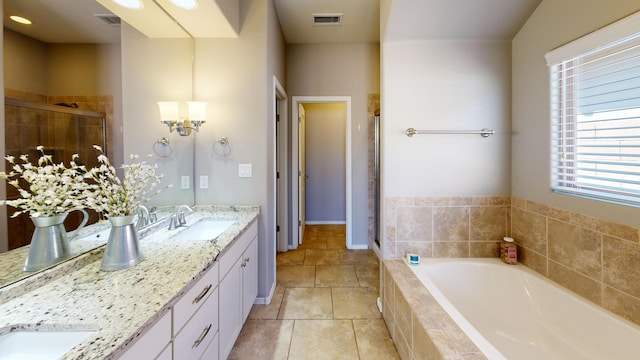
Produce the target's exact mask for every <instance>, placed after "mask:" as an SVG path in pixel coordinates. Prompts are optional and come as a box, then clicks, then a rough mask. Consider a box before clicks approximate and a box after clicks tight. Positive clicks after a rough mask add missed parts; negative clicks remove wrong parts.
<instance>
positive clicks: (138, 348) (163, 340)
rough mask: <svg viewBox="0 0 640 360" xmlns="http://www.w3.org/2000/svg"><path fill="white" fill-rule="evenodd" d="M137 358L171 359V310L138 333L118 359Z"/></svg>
mask: <svg viewBox="0 0 640 360" xmlns="http://www.w3.org/2000/svg"><path fill="white" fill-rule="evenodd" d="M167 355H168V356H169V357H168V358H167V357H166V356H167ZM139 359H171V311H168V312H167V313H166V314H164V315H163V316H162V317H161V318H160V320H158V321H157V322H156V323H155V324H154V325H153V326H152V327H151V328H149V329H148V330H147V331H146V332H145V333H144V334H142V335H140V338H139V339H138V340H137V341H136V342H135V343H134V344H133V345H132V346H131V347H130V348H129V349H128V350H127V351H126V352H125V353H124V354H122V356H120V360H139Z"/></svg>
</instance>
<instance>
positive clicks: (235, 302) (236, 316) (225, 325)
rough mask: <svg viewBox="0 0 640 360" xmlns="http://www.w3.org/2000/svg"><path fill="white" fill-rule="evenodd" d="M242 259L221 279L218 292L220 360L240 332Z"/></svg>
mask: <svg viewBox="0 0 640 360" xmlns="http://www.w3.org/2000/svg"><path fill="white" fill-rule="evenodd" d="M242 259H243V258H242V257H240V259H238V261H236V263H235V264H234V265H233V267H232V268H231V270H229V272H228V273H227V276H225V277H224V279H222V281H221V282H220V285H219V286H218V289H219V291H220V293H219V295H220V313H219V319H220V325H219V328H220V333H219V337H220V338H219V341H220V359H226V358H227V356H229V353H230V352H231V349H232V348H233V344H234V343H235V342H236V338H237V337H238V335H239V334H240V330H242V269H243V268H242V267H241V265H242Z"/></svg>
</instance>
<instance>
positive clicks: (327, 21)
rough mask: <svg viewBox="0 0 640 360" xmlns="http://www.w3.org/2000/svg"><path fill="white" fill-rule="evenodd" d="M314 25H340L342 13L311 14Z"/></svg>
mask: <svg viewBox="0 0 640 360" xmlns="http://www.w3.org/2000/svg"><path fill="white" fill-rule="evenodd" d="M313 24H314V25H342V14H313Z"/></svg>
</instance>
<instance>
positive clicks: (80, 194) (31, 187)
mask: <svg viewBox="0 0 640 360" xmlns="http://www.w3.org/2000/svg"><path fill="white" fill-rule="evenodd" d="M36 149H37V150H38V151H40V152H41V153H42V155H41V156H40V158H39V159H38V166H35V165H33V164H32V163H30V162H29V157H28V155H24V154H23V155H20V160H22V164H16V159H15V157H13V156H6V157H5V159H6V160H7V161H8V162H9V163H10V164H11V165H12V170H11V172H9V173H8V174H7V173H6V172H4V171H2V172H0V179H4V180H6V181H7V183H8V184H9V185H11V186H13V187H15V188H16V189H18V192H19V193H20V198H18V199H15V200H0V205H9V206H12V207H14V208H16V209H20V211H16V212H15V213H14V214H13V215H12V216H11V217H17V216H18V215H20V214H22V213H28V214H29V215H30V216H32V217H44V216H55V215H60V214H63V213H65V212H68V211H72V210H77V209H82V208H83V207H84V200H85V197H86V196H87V192H86V191H87V190H88V188H89V186H88V184H87V183H85V181H84V174H85V173H86V169H85V167H84V166H80V165H77V164H76V162H75V160H76V159H77V158H78V154H73V156H72V158H71V161H70V163H69V167H68V168H67V167H66V166H65V165H64V163H59V164H56V163H54V162H53V159H52V156H51V155H46V154H45V152H44V147H43V146H42V145H40V146H38V147H37V148H36ZM20 179H23V180H24V182H26V183H27V185H28V187H25V188H22V187H21V186H22V184H21V181H20Z"/></svg>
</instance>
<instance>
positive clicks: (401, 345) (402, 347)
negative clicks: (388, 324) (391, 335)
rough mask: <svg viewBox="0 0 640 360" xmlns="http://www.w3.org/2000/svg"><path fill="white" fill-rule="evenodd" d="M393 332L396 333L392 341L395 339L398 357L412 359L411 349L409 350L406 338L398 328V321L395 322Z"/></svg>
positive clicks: (405, 359)
mask: <svg viewBox="0 0 640 360" xmlns="http://www.w3.org/2000/svg"><path fill="white" fill-rule="evenodd" d="M395 333H396V339H395V340H394V341H395V344H396V350H398V355H399V356H400V359H402V360H414V357H413V351H412V350H411V347H410V346H409V344H408V342H407V339H406V338H405V336H404V335H403V334H402V332H401V331H400V329H399V328H398V323H396V328H395Z"/></svg>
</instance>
